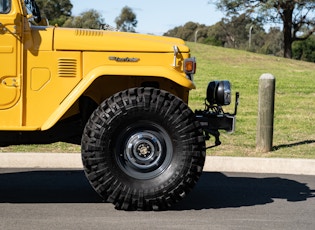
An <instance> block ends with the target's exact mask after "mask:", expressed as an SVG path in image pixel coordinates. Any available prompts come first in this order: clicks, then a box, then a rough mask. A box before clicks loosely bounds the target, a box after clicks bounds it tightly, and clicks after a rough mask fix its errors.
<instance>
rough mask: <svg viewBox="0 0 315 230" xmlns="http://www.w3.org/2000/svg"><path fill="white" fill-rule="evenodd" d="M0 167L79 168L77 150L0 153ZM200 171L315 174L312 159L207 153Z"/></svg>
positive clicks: (79, 158)
mask: <svg viewBox="0 0 315 230" xmlns="http://www.w3.org/2000/svg"><path fill="white" fill-rule="evenodd" d="M0 168H48V169H53V168H61V169H65V168H67V169H82V168H83V166H82V162H81V155H80V154H77V153H0ZM204 171H208V172H244V173H274V174H295V175H315V160H313V159H311V160H308V159H282V158H249V157H248V158H247V157H216V156H207V158H206V163H205V166H204Z"/></svg>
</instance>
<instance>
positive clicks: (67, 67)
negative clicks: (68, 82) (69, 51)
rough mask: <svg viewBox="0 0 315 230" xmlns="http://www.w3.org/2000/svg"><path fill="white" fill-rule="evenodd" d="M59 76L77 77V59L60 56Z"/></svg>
mask: <svg viewBox="0 0 315 230" xmlns="http://www.w3.org/2000/svg"><path fill="white" fill-rule="evenodd" d="M58 76H59V77H76V76H77V60H76V59H70V58H60V59H59V60H58Z"/></svg>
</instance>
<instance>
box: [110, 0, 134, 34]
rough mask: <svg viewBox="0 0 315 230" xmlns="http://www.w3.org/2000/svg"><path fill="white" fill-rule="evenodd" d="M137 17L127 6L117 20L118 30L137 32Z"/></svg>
mask: <svg viewBox="0 0 315 230" xmlns="http://www.w3.org/2000/svg"><path fill="white" fill-rule="evenodd" d="M136 18H137V16H136V14H135V13H134V12H133V11H132V9H131V8H130V7H128V6H125V7H124V8H123V9H122V10H121V13H120V15H119V16H118V17H117V18H116V19H115V22H116V26H117V29H119V30H121V31H124V32H136V30H135V27H137V23H138V21H137V19H136Z"/></svg>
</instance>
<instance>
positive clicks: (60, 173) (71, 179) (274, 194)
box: [0, 170, 315, 210]
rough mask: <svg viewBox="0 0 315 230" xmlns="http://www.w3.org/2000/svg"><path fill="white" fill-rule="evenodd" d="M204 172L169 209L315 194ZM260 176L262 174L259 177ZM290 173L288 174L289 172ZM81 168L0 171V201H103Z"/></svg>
mask: <svg viewBox="0 0 315 230" xmlns="http://www.w3.org/2000/svg"><path fill="white" fill-rule="evenodd" d="M229 175H233V176H227V175H226V174H223V173H216V172H204V173H203V175H202V176H201V178H200V180H199V182H198V183H197V185H196V186H195V188H194V189H193V191H192V192H191V193H190V194H189V195H188V196H187V197H186V198H185V199H184V200H183V201H181V202H180V203H179V204H177V205H175V206H174V207H173V208H172V209H171V210H201V209H219V208H230V207H243V206H254V205H262V204H268V203H272V202H273V201H274V199H286V200H287V201H289V202H299V201H305V200H307V199H309V198H313V197H315V190H311V189H310V188H309V187H308V186H307V185H306V184H303V183H300V182H297V181H295V180H292V179H286V178H281V177H266V178H263V177H262V176H264V175H262V174H257V177H256V176H255V174H250V175H251V176H252V175H254V176H255V177H246V176H244V175H247V174H235V173H233V174H229ZM259 177H261V178H259ZM288 177H289V176H288ZM102 202H103V201H102V199H101V198H100V197H99V196H98V195H97V194H96V192H95V191H94V190H93V188H92V187H91V186H90V184H89V182H88V181H87V179H86V177H85V175H84V172H83V171H82V170H54V171H41V170H39V171H27V170H24V171H23V170H22V171H21V170H15V171H14V172H10V173H8V172H5V173H3V172H2V173H1V172H0V203H102Z"/></svg>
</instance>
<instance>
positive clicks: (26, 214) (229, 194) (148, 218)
mask: <svg viewBox="0 0 315 230" xmlns="http://www.w3.org/2000/svg"><path fill="white" fill-rule="evenodd" d="M314 217H315V176H301V175H280V174H248V173H218V172H204V174H203V176H202V177H201V180H200V181H199V183H198V184H197V186H196V187H195V189H194V190H193V191H192V193H191V194H190V195H189V196H188V197H187V198H185V199H184V200H183V201H182V202H181V203H180V204H178V205H177V206H175V207H174V208H173V209H172V210H169V211H163V212H138V211H137V212H126V211H118V210H115V209H114V206H113V205H112V204H108V203H103V202H102V200H101V199H100V198H99V197H98V196H97V195H96V194H95V192H94V191H93V189H92V188H91V187H90V185H89V183H88V182H87V180H86V179H85V176H84V173H83V171H81V170H74V169H69V170H67V169H60V170H57V169H35V168H34V169H13V168H11V169H4V168H2V169H0V229H1V230H2V229H5V230H11V229H25V230H28V229H32V230H37V229H45V230H50V229H54V230H55V229H69V230H71V229H74V230H78V229H106V230H107V229H164V230H165V229H181V230H183V229H198V230H200V229H201V230H202V229H220V230H225V229H242V230H247V229H255V230H257V229H273V230H276V229H285V230H290V229H292V230H293V229H294V230H296V229H299V230H304V229H309V230H313V229H315V218H314Z"/></svg>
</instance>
